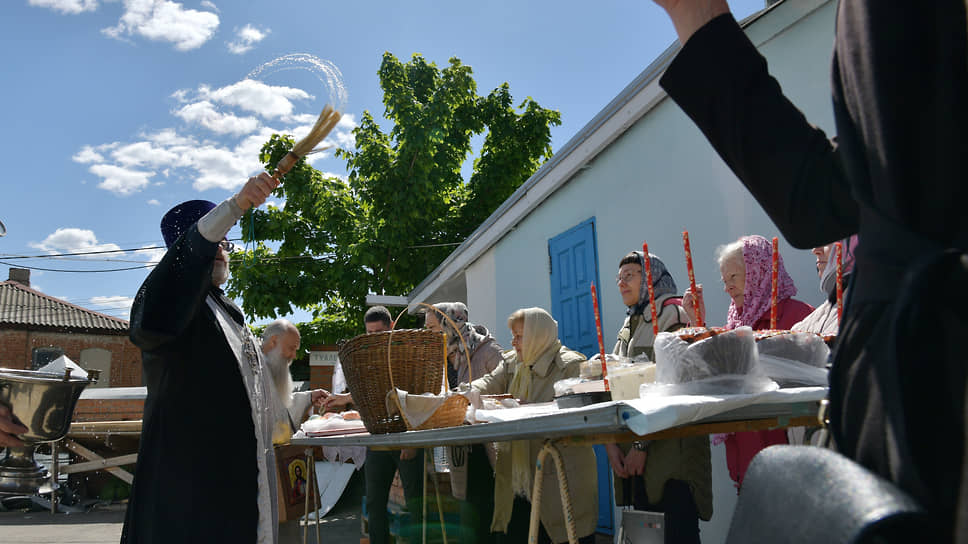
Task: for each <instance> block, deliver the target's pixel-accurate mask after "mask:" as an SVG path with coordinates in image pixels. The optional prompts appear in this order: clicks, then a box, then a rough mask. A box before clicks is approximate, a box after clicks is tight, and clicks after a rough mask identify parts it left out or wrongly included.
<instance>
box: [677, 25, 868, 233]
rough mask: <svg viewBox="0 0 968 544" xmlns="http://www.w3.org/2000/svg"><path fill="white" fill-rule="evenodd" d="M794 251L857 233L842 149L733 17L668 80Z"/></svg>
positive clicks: (704, 36)
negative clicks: (799, 104) (797, 102)
mask: <svg viewBox="0 0 968 544" xmlns="http://www.w3.org/2000/svg"><path fill="white" fill-rule="evenodd" d="M660 83H661V85H662V87H663V88H664V89H665V90H666V92H668V93H669V96H670V97H672V99H673V100H675V101H676V103H677V104H678V105H679V106H680V107H681V108H682V109H683V111H685V112H686V114H687V115H689V117H690V118H692V120H693V121H694V122H695V123H696V125H698V126H699V128H700V129H701V130H702V131H703V133H704V134H705V135H706V138H707V139H708V140H709V142H710V143H711V144H712V145H713V147H714V148H715V149H716V151H717V152H718V153H719V155H720V156H721V157H722V158H723V160H724V161H726V164H728V165H729V167H730V168H731V169H732V170H733V172H734V173H735V174H736V175H737V177H739V179H740V180H741V181H742V182H743V184H745V185H746V187H747V188H748V189H749V190H750V192H751V193H752V194H753V197H754V198H756V200H757V201H758V202H759V203H760V205H761V206H762V207H763V209H764V210H765V211H766V212H767V214H769V216H770V218H771V219H772V220H773V222H774V223H776V225H777V227H778V228H779V229H780V231H781V232H782V233H783V235H784V236H785V237H786V239H787V241H789V242H790V244H792V245H793V246H794V247H798V248H810V247H815V246H819V245H823V244H826V243H829V242H831V241H833V240H836V239H839V238H843V237H845V236H848V235H850V234H853V233H855V232H857V226H858V225H857V215H858V213H857V206H856V204H855V203H854V200H853V198H851V195H850V188H849V186H848V183H847V181H846V179H845V176H844V171H843V168H842V165H841V161H840V158H839V156H838V153H837V148H836V145H835V143H833V142H831V141H830V140H828V138H827V136H826V135H825V134H824V132H823V131H822V130H820V129H819V128H817V127H815V126H813V125H811V124H810V123H809V122H807V120H806V118H805V117H804V116H803V113H801V112H800V110H798V109H797V108H796V107H795V106H794V105H793V104H792V103H791V102H790V101H789V100H787V98H786V97H785V96H783V92H782V90H781V89H780V85H779V83H777V81H776V80H775V79H774V78H773V77H772V76H770V74H769V72H768V71H767V65H766V59H764V58H763V57H762V56H761V55H760V54H759V52H758V51H757V50H756V48H755V47H754V46H753V44H752V43H750V41H749V39H748V38H747V37H746V35H745V34H744V33H743V31H742V29H740V27H739V25H738V24H737V23H736V20H735V19H733V17H732V15H729V14H727V15H722V16H720V17H717V18H716V19H714V20H712V21H710V22H709V23H708V24H706V25H705V26H704V27H702V28H701V29H700V30H698V31H697V32H696V33H695V34H693V36H692V37H691V38H690V39H689V41H688V42H686V44H685V46H683V48H682V50H681V51H680V52H679V54H678V55H677V56H676V58H675V60H674V61H673V62H672V64H671V65H670V66H669V68H668V69H667V70H666V72H665V74H664V75H663V77H662V79H661V80H660Z"/></svg>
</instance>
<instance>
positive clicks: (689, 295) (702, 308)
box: [682, 283, 706, 326]
mask: <svg viewBox="0 0 968 544" xmlns="http://www.w3.org/2000/svg"><path fill="white" fill-rule="evenodd" d="M693 301H697V302H698V303H699V316H698V318H699V319H697V316H696V311H695V307H694V306H693ZM682 309H683V310H685V311H686V316H688V317H689V324H690V325H692V326H696V325H698V324H699V323H705V322H706V302H705V301H704V300H703V298H702V284H701V283H699V284H696V291H695V292H693V290H692V287H687V288H686V292H685V294H683V295H682Z"/></svg>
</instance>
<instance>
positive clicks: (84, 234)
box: [29, 227, 121, 258]
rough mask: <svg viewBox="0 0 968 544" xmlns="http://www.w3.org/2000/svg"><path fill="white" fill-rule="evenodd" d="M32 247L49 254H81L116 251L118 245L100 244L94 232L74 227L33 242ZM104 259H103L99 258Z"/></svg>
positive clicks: (59, 230)
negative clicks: (41, 240)
mask: <svg viewBox="0 0 968 544" xmlns="http://www.w3.org/2000/svg"><path fill="white" fill-rule="evenodd" d="M29 245H30V247H33V248H36V249H39V250H41V251H47V252H49V253H81V252H88V251H116V250H119V249H121V248H120V247H118V246H117V245H116V244H102V243H100V242H98V240H97V236H95V235H94V231H92V230H87V229H79V228H74V227H62V228H59V229H57V230H55V231H54V233H53V234H50V235H49V236H47V238H44V241H43V242H31V243H30V244H29ZM99 258H103V257H99Z"/></svg>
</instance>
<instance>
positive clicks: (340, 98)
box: [245, 53, 347, 112]
mask: <svg viewBox="0 0 968 544" xmlns="http://www.w3.org/2000/svg"><path fill="white" fill-rule="evenodd" d="M286 70H305V71H308V72H310V73H312V74H313V75H314V76H316V79H318V80H319V81H320V82H321V83H322V84H323V85H324V86H325V88H326V91H327V95H328V96H327V98H328V104H329V105H331V106H332V107H333V108H334V109H335V110H337V111H341V112H342V111H346V99H347V94H346V86H345V85H343V73H342V72H340V70H339V68H337V67H336V65H335V64H333V63H332V62H330V61H328V60H324V59H321V58H319V57H315V56H313V55H310V54H308V53H294V54H291V55H285V56H282V57H279V58H277V59H273V60H270V61H269V62H266V63H264V64H261V65H260V66H258V67H256V68H255V69H254V70H252V71H251V72H249V73H248V75H246V76H245V77H246V79H252V80H257V81H262V80H263V79H264V78H265V77H267V76H269V75H271V74H274V73H277V72H282V71H286Z"/></svg>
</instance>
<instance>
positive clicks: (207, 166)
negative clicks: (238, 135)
mask: <svg viewBox="0 0 968 544" xmlns="http://www.w3.org/2000/svg"><path fill="white" fill-rule="evenodd" d="M187 158H188V160H189V161H190V163H191V165H192V167H194V168H195V169H196V170H197V171H198V176H197V177H196V178H195V183H193V184H192V187H194V188H195V189H197V190H199V191H204V190H206V189H212V188H220V189H229V190H231V189H235V188H238V187H241V186H242V185H243V184H244V183H245V181H246V180H247V179H248V178H249V174H250V173H251V172H252V171H253V170H254V169H257V168H258V167H259V162H258V160H257V159H258V155H255V156H253V157H251V158H249V160H240V157H239V156H238V153H235V152H233V151H231V150H228V149H224V148H218V147H215V146H204V147H201V148H197V149H193V150H191V151H190V152H189V154H188V157H187Z"/></svg>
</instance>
